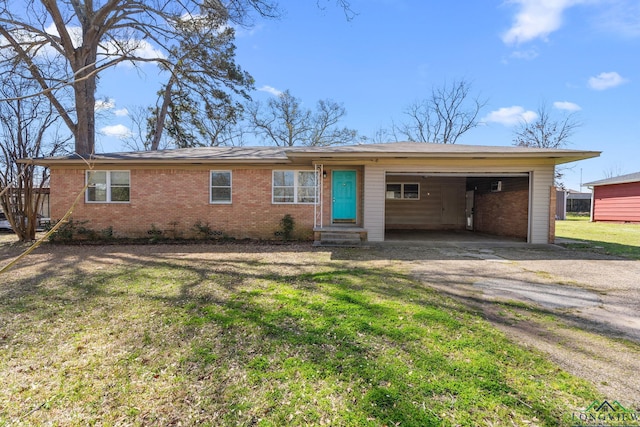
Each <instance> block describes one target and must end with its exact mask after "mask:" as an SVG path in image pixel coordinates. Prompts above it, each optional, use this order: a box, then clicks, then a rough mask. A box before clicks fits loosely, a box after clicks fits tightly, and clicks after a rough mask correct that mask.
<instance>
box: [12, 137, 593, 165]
mask: <svg viewBox="0 0 640 427" xmlns="http://www.w3.org/2000/svg"><path fill="white" fill-rule="evenodd" d="M599 155H600V152H599V151H582V150H564V149H562V150H561V149H552V148H528V147H514V146H507V147H505V146H486V145H458V144H433V143H419V142H392V143H385V144H356V145H339V146H327V147H300V146H298V147H262V146H260V147H198V148H180V149H171V150H157V151H133V152H123V153H105V154H95V155H92V156H91V157H90V158H89V159H85V158H83V157H81V156H79V155H77V154H73V155H69V156H58V157H43V158H37V159H23V160H22V162H33V163H36V164H42V165H54V164H65V163H66V164H76V163H79V162H87V161H91V162H92V163H94V164H100V163H103V164H105V163H189V164H197V163H276V164H277V163H291V162H292V161H294V160H296V161H321V160H322V159H336V158H338V159H371V158H427V157H429V158H433V157H439V158H455V157H458V158H463V157H464V158H469V157H471V158H492V157H494V158H498V157H499V158H505V157H507V158H547V159H553V161H554V162H555V163H556V164H560V163H568V162H572V161H576V160H582V159H588V158H591V157H597V156H599Z"/></svg>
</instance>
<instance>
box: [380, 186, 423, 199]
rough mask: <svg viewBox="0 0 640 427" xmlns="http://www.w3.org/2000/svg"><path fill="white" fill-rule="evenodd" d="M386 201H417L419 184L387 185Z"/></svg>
mask: <svg viewBox="0 0 640 427" xmlns="http://www.w3.org/2000/svg"><path fill="white" fill-rule="evenodd" d="M387 199H400V200H418V199H420V184H417V183H397V184H396V183H393V184H387Z"/></svg>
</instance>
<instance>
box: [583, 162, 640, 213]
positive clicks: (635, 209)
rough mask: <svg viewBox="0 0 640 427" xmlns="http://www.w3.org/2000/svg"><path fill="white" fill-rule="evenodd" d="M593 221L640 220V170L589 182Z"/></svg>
mask: <svg viewBox="0 0 640 427" xmlns="http://www.w3.org/2000/svg"><path fill="white" fill-rule="evenodd" d="M585 185H587V186H588V187H591V188H592V190H593V197H592V199H591V203H592V206H591V221H616V222H640V172H636V173H631V174H628V175H622V176H617V177H614V178H608V179H602V180H600V181H594V182H589V183H587V184H585Z"/></svg>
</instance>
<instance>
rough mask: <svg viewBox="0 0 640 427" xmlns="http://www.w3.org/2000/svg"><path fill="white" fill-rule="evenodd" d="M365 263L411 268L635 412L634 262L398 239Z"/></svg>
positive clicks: (638, 280) (639, 293) (639, 265)
mask: <svg viewBox="0 0 640 427" xmlns="http://www.w3.org/2000/svg"><path fill="white" fill-rule="evenodd" d="M368 257H369V258H373V259H376V258H377V259H379V260H380V262H382V263H385V264H386V263H390V264H392V265H394V266H396V267H399V266H401V267H402V268H403V269H407V270H408V271H410V272H411V273H412V274H413V275H414V276H415V277H416V278H417V279H419V280H420V281H421V282H423V283H424V284H425V285H427V286H430V287H432V288H434V289H436V290H438V292H440V293H442V294H443V295H447V296H451V297H453V298H455V299H456V300H458V301H460V302H461V303H462V304H463V305H464V306H466V307H468V308H469V309H471V310H473V311H477V312H481V313H482V314H483V315H484V317H485V318H486V319H487V320H488V321H490V322H491V323H492V324H493V325H494V326H496V327H497V328H499V329H501V330H502V331H504V332H505V333H506V334H507V336H509V337H510V338H511V339H513V340H514V341H517V342H519V343H520V344H522V345H524V346H527V347H531V348H535V349H537V350H539V351H542V352H543V353H545V354H546V355H547V356H548V357H549V358H551V359H552V360H553V361H554V362H556V363H557V364H558V365H560V366H561V367H562V368H563V369H566V370H567V371H569V372H571V373H573V374H575V375H578V376H581V377H583V378H585V379H588V380H589V381H590V382H592V383H593V384H594V385H595V386H596V387H597V388H598V389H599V390H600V391H601V392H602V393H603V395H604V396H605V397H606V398H608V399H611V400H618V401H620V402H624V403H626V404H627V405H631V406H633V405H635V407H637V408H640V376H638V375H637V373H638V372H640V261H631V260H624V259H619V258H613V257H607V256H602V255H598V254H592V253H588V252H576V251H571V250H567V249H563V248H561V247H559V246H555V245H539V246H537V245H536V246H534V245H527V244H522V243H514V242H493V243H491V242H472V241H469V242H456V241H448V242H430V243H425V242H421V243H419V242H409V241H404V242H401V243H391V244H385V245H381V246H378V247H372V248H371V253H370V254H369V255H368ZM620 339H623V340H620Z"/></svg>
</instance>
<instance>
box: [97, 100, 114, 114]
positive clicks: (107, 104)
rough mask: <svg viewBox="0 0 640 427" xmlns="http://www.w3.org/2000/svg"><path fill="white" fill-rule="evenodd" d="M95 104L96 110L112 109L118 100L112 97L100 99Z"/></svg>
mask: <svg viewBox="0 0 640 427" xmlns="http://www.w3.org/2000/svg"><path fill="white" fill-rule="evenodd" d="M95 105H96V106H95V109H96V111H105V110H112V109H114V108H115V106H116V101H115V100H113V99H111V98H106V99H98V100H96V104H95Z"/></svg>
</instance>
